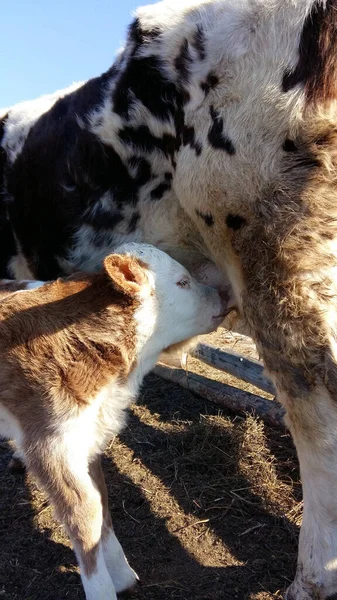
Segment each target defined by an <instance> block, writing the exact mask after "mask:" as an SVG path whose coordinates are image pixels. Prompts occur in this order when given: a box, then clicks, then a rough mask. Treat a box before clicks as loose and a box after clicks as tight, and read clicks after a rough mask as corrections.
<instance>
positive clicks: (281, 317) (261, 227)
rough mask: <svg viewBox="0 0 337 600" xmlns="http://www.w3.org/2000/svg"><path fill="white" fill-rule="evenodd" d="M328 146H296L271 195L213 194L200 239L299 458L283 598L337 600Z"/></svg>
mask: <svg viewBox="0 0 337 600" xmlns="http://www.w3.org/2000/svg"><path fill="white" fill-rule="evenodd" d="M329 144H330V141H329V133H328V134H327V137H326V138H325V137H324V135H323V134H322V135H321V136H320V137H319V143H318V142H317V144H314V145H313V146H312V145H311V146H309V145H308V146H307V147H306V146H305V145H304V142H303V141H302V142H301V141H299V143H298V147H299V148H303V149H301V150H298V152H297V154H296V157H292V158H291V160H290V159H289V160H288V159H287V161H286V162H284V164H282V169H281V167H280V182H279V187H278V188H277V189H276V190H273V191H272V193H270V190H268V189H267V190H266V191H265V193H262V192H261V194H260V195H258V197H257V198H256V199H255V200H254V199H251V200H250V201H249V202H247V201H246V199H245V198H243V199H242V201H241V202H236V203H235V202H234V200H233V199H232V200H231V205H230V210H229V203H230V200H229V194H227V195H226V196H224V197H223V199H221V200H222V201H221V202H220V200H219V192H218V191H217V190H210V191H209V197H208V200H207V198H205V200H204V204H203V210H204V212H206V211H207V212H209V213H210V214H212V218H213V222H214V224H213V227H212V228H209V227H206V226H204V230H203V234H204V239H205V241H206V242H207V245H208V246H209V249H210V251H211V253H212V255H213V256H214V259H215V260H216V262H217V264H218V265H219V266H221V265H222V266H223V267H225V268H226V270H227V272H228V274H229V276H230V279H231V283H232V286H233V289H234V290H235V295H236V300H237V303H238V305H239V306H240V310H241V312H242V315H243V316H244V318H245V320H246V324H247V328H248V330H249V332H250V334H251V335H252V337H253V338H254V339H255V342H256V343H257V346H258V349H259V352H260V354H261V356H262V357H263V359H264V362H265V365H266V368H267V370H268V371H269V373H270V376H271V377H272V379H273V381H274V383H275V386H276V389H277V392H278V398H279V399H280V400H281V402H282V403H283V404H284V407H285V409H286V414H287V416H286V419H287V423H288V426H289V428H290V430H291V432H292V435H293V438H294V441H295V444H296V448H297V451H298V456H299V461H300V469H301V477H302V482H303V493H304V519H303V525H302V528H301V533H300V543H299V556H298V569H297V573H296V578H295V582H294V583H293V584H292V585H291V587H290V589H289V591H288V600H333V599H334V600H337V266H336V265H337V203H336V193H335V189H336V182H335V173H336V172H337V152H336V151H335V148H336V144H335V141H334V140H332V142H331V146H330V145H329ZM281 172H284V181H282V179H281ZM214 198H216V201H215V200H214ZM226 211H227V212H226ZM191 215H192V213H191ZM196 222H197V221H196ZM201 226H202V224H201V225H200V227H201Z"/></svg>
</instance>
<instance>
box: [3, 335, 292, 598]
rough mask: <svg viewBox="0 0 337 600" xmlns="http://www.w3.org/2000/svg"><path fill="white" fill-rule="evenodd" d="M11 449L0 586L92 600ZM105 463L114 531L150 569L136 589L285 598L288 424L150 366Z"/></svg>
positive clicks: (12, 592) (17, 594) (161, 594)
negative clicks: (189, 387) (207, 395)
mask: <svg viewBox="0 0 337 600" xmlns="http://www.w3.org/2000/svg"><path fill="white" fill-rule="evenodd" d="M221 335H222V336H227V337H225V338H224V337H222V340H221V343H222V345H224V343H225V345H227V346H228V345H230V339H229V338H228V334H224V333H222V334H221ZM229 335H230V334H229ZM231 340H232V345H236V347H237V349H238V350H239V351H240V352H241V351H242V349H245V348H244V346H240V343H239V345H238V340H237V338H234V337H232V338H231ZM211 341H213V342H214V337H213V338H212V339H211ZM248 353H250V354H251V352H248ZM192 366H193V365H192ZM200 369H201V370H202V371H203V373H206V375H207V376H208V377H213V375H214V373H213V371H211V370H210V371H208V367H207V368H206V367H204V366H202V367H200ZM205 369H206V372H205ZM222 377H224V376H222ZM224 380H226V381H228V379H226V378H225V379H224ZM231 383H233V380H231ZM246 389H250V388H249V387H248V388H247V387H246ZM10 456H11V451H10V448H9V446H8V445H7V444H6V443H3V444H0V540H1V544H0V598H4V599H5V600H84V594H83V591H82V588H81V585H80V578H79V575H78V569H77V567H76V561H75V557H74V554H73V552H72V550H71V548H70V544H69V542H68V539H67V537H66V535H65V533H64V531H63V529H62V527H61V526H60V525H58V524H57V523H56V522H55V520H54V519H53V513H52V510H51V509H50V508H49V507H48V505H47V504H46V500H45V497H44V496H43V494H42V493H41V492H40V491H39V490H38V489H37V487H36V485H35V484H34V482H33V481H31V480H29V478H28V479H26V478H25V477H23V476H19V477H18V476H16V477H14V476H13V475H11V474H9V472H8V471H7V470H6V465H7V463H8V461H9V459H10ZM103 466H104V472H105V476H106V481H107V484H108V488H109V499H110V507H111V513H112V519H113V522H114V525H115V529H116V532H117V535H118V537H119V539H120V541H121V543H122V544H123V546H124V549H125V552H126V554H127V556H128V559H129V561H130V563H131V565H132V566H133V568H134V569H136V570H137V572H138V574H139V576H140V578H141V580H142V588H141V590H140V592H139V594H138V596H137V600H145V599H146V600H220V599H221V600H248V599H249V600H271V599H274V598H275V599H280V598H282V592H283V591H284V589H285V588H286V587H287V586H288V585H289V583H290V581H291V578H292V577H293V575H294V571H295V566H296V552H297V538H298V532H299V524H300V520H301V488H300V482H299V473H298V463H297V460H296V454H295V451H294V448H293V445H292V442H291V438H290V436H289V435H288V434H287V433H286V432H285V431H280V430H276V429H270V428H268V427H267V426H265V425H264V424H263V423H262V422H261V421H258V420H257V419H255V418H254V417H251V416H245V415H235V414H230V413H226V412H225V411H221V410H220V409H219V406H215V405H212V404H210V403H207V402H205V401H204V400H201V399H200V398H197V397H196V396H194V395H193V394H191V393H190V392H188V391H186V390H182V389H180V388H179V387H177V386H175V385H171V384H168V383H166V382H163V381H162V380H160V379H158V378H157V377H155V376H154V375H150V376H149V377H148V378H147V380H146V383H145V385H144V388H143V391H142V394H141V397H140V399H139V402H138V404H137V405H135V406H133V407H132V410H131V411H130V419H129V425H128V428H127V429H126V430H125V431H124V433H123V435H121V436H120V437H119V438H118V439H116V440H114V442H112V443H111V445H110V447H109V448H108V450H107V452H106V453H105V455H104V460H103ZM97 600H99V599H97Z"/></svg>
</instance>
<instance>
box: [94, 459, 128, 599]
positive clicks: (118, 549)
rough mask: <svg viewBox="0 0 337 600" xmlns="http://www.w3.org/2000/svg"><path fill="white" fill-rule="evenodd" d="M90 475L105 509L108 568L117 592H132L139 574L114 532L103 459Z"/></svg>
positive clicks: (104, 536) (104, 530) (104, 553)
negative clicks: (131, 564)
mask: <svg viewBox="0 0 337 600" xmlns="http://www.w3.org/2000/svg"><path fill="white" fill-rule="evenodd" d="M90 475H91V478H92V480H93V482H94V485H95V486H96V487H97V489H98V490H99V492H100V494H101V500H102V509H103V524H102V547H103V555H104V560H105V564H106V567H107V569H108V571H109V574H110V577H111V579H112V581H113V583H114V586H115V588H116V592H118V593H119V592H124V591H126V590H132V589H133V588H135V586H136V585H137V584H138V577H137V574H136V573H135V572H134V570H133V569H131V567H130V565H129V563H128V561H127V559H126V557H125V554H124V552H123V548H122V546H121V545H120V543H119V541H118V539H117V537H116V534H115V532H114V530H113V526H112V522H111V516H110V511H109V506H108V490H107V487H106V483H105V480H104V474H103V471H102V465H101V457H100V456H99V457H97V458H96V459H95V460H94V462H93V463H92V464H91V465H90Z"/></svg>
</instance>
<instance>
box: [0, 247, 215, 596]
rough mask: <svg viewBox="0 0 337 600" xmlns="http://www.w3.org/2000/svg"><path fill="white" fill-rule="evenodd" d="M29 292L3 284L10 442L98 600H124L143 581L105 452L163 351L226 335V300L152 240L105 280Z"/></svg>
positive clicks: (1, 352)
mask: <svg viewBox="0 0 337 600" xmlns="http://www.w3.org/2000/svg"><path fill="white" fill-rule="evenodd" d="M39 285H40V287H37V286H39ZM34 287H35V289H34ZM18 288H19V290H18V291H13V290H14V289H15V284H13V283H10V282H5V283H4V284H2V285H1V286H0V435H2V436H5V437H7V438H12V439H14V440H15V443H16V445H17V448H18V450H19V453H20V456H21V457H22V458H23V460H24V462H25V465H26V467H27V468H28V470H30V471H31V472H32V473H33V474H34V475H35V476H36V478H37V479H38V481H39V482H40V484H41V486H42V487H43V489H44V490H45V491H46V493H47V494H48V496H49V498H50V501H51V502H52V503H53V505H54V507H55V509H56V514H57V516H58V518H59V519H60V520H61V521H62V523H63V524H64V525H65V527H66V529H67V531H68V534H69V536H70V538H71V540H72V543H73V546H74V550H75V552H76V555H77V558H78V561H79V564H80V568H81V577H82V582H83V586H84V589H85V593H86V598H87V600H113V599H114V598H115V599H116V598H117V596H116V593H117V592H120V591H123V590H126V589H129V588H131V587H133V586H134V585H135V584H136V582H137V576H136V574H135V572H134V571H133V570H132V569H131V567H130V566H129V565H128V562H127V560H126V558H125V556H124V553H123V550H122V548H121V546H120V544H119V542H118V540H117V538H116V536H115V534H114V531H113V528H112V523H111V519H110V514H109V510H108V501H107V489H106V485H105V482H104V477H103V473H102V469H101V462H100V454H101V452H102V451H103V449H104V447H105V445H106V443H107V441H108V440H109V439H111V438H112V437H113V436H114V435H116V434H117V433H118V432H119V431H120V430H121V429H122V427H123V425H124V422H125V409H126V408H127V407H128V406H129V405H130V403H131V402H132V401H133V400H134V399H135V398H136V396H137V393H138V390H139V386H140V384H141V382H142V380H143V378H144V376H145V374H146V373H147V372H148V371H149V370H150V369H152V368H153V366H154V365H155V363H156V362H157V359H158V356H159V354H160V353H161V352H162V351H163V350H164V349H166V348H167V347H169V346H171V345H172V344H179V343H181V342H183V341H184V340H185V339H187V338H191V337H192V336H194V335H198V334H201V333H207V332H209V331H212V330H214V329H215V328H216V327H217V326H218V325H219V324H220V323H221V321H222V320H223V316H224V309H225V306H224V302H223V300H222V299H221V297H220V296H219V294H218V292H217V291H216V290H214V289H212V288H210V287H207V286H203V285H200V284H199V283H197V282H196V281H195V280H194V279H193V278H192V277H191V276H190V275H189V273H188V272H187V271H186V269H185V268H184V267H182V266H181V265H180V264H179V263H177V262H176V261H174V260H173V259H172V258H170V257H169V256H167V255H166V254H164V253H163V252H161V251H160V250H158V249H156V248H153V247H151V246H147V245H145V244H144V245H139V244H128V245H125V246H123V247H122V248H121V249H120V253H119V254H113V255H110V256H108V257H107V258H106V259H105V261H104V267H103V269H102V270H100V271H99V272H98V273H97V274H91V275H85V274H84V275H77V276H73V277H69V278H68V279H66V280H62V279H59V280H57V281H54V282H51V283H46V284H43V283H41V282H36V283H33V282H31V283H28V284H27V283H24V284H21V285H20V284H19V285H16V289H18ZM20 288H21V289H20ZM25 289H26V290H30V291H24V290H25ZM6 290H7V291H6ZM8 290H9V292H10V293H9V294H8ZM6 294H7V295H6ZM1 298H2V299H1Z"/></svg>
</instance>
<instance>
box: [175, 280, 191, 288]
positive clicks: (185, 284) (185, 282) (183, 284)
mask: <svg viewBox="0 0 337 600" xmlns="http://www.w3.org/2000/svg"><path fill="white" fill-rule="evenodd" d="M177 285H179V287H184V288H187V287H190V282H189V280H188V279H182V280H181V281H178V283H177Z"/></svg>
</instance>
